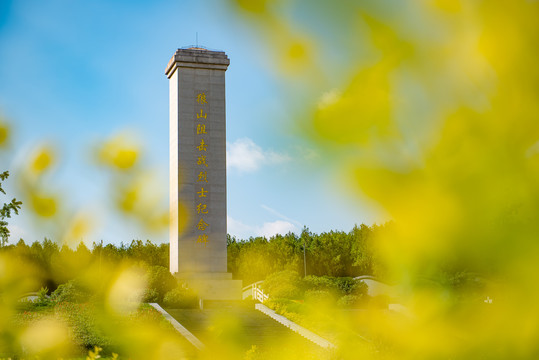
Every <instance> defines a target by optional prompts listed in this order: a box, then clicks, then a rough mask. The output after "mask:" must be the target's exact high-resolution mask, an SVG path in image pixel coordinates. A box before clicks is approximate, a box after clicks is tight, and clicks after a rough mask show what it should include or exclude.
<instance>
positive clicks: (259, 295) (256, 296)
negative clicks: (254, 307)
mask: <svg viewBox="0 0 539 360" xmlns="http://www.w3.org/2000/svg"><path fill="white" fill-rule="evenodd" d="M251 291H252V296H253V300H258V301H260V302H261V303H263V302H264V301H266V300H268V299H269V296H268V295H267V294H264V291H263V290H262V289H261V288H260V287H258V284H257V283H254V284H253V287H252V288H251Z"/></svg>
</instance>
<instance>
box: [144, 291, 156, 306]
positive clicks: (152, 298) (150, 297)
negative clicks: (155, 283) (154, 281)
mask: <svg viewBox="0 0 539 360" xmlns="http://www.w3.org/2000/svg"><path fill="white" fill-rule="evenodd" d="M159 300H160V299H159V293H158V292H157V290H155V289H146V290H144V295H142V302H145V303H156V302H159Z"/></svg>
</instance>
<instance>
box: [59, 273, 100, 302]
mask: <svg viewBox="0 0 539 360" xmlns="http://www.w3.org/2000/svg"><path fill="white" fill-rule="evenodd" d="M90 296H91V294H90V292H89V291H88V290H87V289H86V288H84V287H83V286H82V285H81V284H80V282H79V281H78V280H76V279H73V280H69V281H68V282H66V283H65V284H61V285H60V286H58V288H57V289H56V290H54V292H53V293H52V295H51V301H52V302H55V303H59V302H72V303H83V302H87V301H88V300H89V298H90Z"/></svg>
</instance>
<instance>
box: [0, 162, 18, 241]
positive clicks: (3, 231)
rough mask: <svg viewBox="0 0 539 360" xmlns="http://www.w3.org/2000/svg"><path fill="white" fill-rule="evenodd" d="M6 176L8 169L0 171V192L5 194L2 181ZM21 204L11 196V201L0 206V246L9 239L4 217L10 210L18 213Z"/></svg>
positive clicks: (8, 216) (9, 216) (8, 215)
mask: <svg viewBox="0 0 539 360" xmlns="http://www.w3.org/2000/svg"><path fill="white" fill-rule="evenodd" d="M8 176H9V171H4V172H3V173H0V192H2V193H3V194H4V195H5V194H6V192H5V191H4V189H2V181H4V180H6V179H7V178H8ZM21 205H22V202H21V201H17V199H15V198H13V199H12V200H11V202H9V203H4V206H3V207H2V209H0V247H3V246H4V245H6V244H7V241H8V239H9V229H8V228H7V225H8V223H7V221H5V219H6V218H11V214H12V212H13V213H15V214H16V215H18V214H19V210H20V208H21Z"/></svg>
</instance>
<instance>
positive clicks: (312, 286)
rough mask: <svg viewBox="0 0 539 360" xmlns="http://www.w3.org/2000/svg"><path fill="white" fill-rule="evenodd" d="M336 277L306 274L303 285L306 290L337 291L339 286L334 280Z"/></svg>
mask: <svg viewBox="0 0 539 360" xmlns="http://www.w3.org/2000/svg"><path fill="white" fill-rule="evenodd" d="M333 279H334V278H331V277H329V276H325V275H324V276H315V275H309V276H305V277H304V278H303V280H302V285H303V287H304V288H305V290H307V291H308V290H326V291H335V290H336V289H337V286H336V284H335V282H334V281H333Z"/></svg>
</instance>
